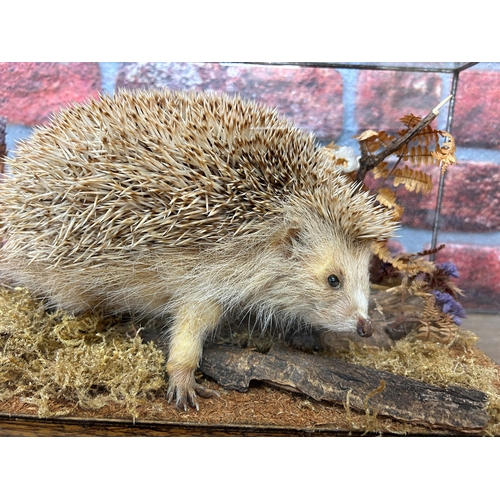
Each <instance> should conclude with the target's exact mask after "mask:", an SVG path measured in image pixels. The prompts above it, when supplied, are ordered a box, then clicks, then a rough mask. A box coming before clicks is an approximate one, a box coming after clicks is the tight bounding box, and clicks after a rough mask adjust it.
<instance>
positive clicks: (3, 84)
mask: <svg viewBox="0 0 500 500" xmlns="http://www.w3.org/2000/svg"><path fill="white" fill-rule="evenodd" d="M100 88H101V74H100V70H99V65H98V64H97V63H27V62H22V63H0V115H3V116H6V117H7V118H8V120H9V121H10V122H14V123H21V124H24V125H35V124H40V123H43V122H45V121H46V120H47V118H48V117H49V115H50V114H51V113H52V112H54V111H57V110H58V109H59V108H60V107H62V106H65V105H67V104H69V103H71V102H81V101H84V100H85V99H87V98H88V97H90V96H97V95H98V92H99V90H100Z"/></svg>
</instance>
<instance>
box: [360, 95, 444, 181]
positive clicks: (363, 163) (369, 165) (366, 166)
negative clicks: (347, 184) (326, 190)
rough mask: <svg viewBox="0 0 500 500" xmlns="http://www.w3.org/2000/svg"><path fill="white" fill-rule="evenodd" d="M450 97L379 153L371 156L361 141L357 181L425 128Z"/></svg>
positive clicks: (361, 179)
mask: <svg viewBox="0 0 500 500" xmlns="http://www.w3.org/2000/svg"><path fill="white" fill-rule="evenodd" d="M451 98H452V96H451V95H449V96H448V97H447V98H446V99H445V100H444V101H442V102H440V103H439V104H438V105H437V106H436V107H435V108H434V109H433V110H432V111H431V112H430V113H429V114H428V115H427V116H426V117H425V118H422V120H420V121H419V122H418V124H417V125H415V127H413V128H412V129H411V130H409V131H408V132H407V133H406V134H405V135H403V136H402V137H400V138H399V139H396V140H395V141H393V142H391V143H390V144H389V145H388V146H387V147H385V148H384V149H383V150H382V151H380V153H378V154H377V155H374V156H372V155H371V154H370V153H369V152H368V150H367V149H366V148H365V147H364V145H363V142H361V158H360V160H359V165H360V167H359V170H358V175H357V180H358V182H362V181H363V179H364V178H365V175H366V174H367V173H368V172H369V171H370V170H372V169H374V168H375V167H376V166H377V165H378V164H379V163H380V162H381V161H383V160H384V159H385V158H387V157H388V156H389V155H391V154H392V153H394V151H397V150H398V149H399V148H401V146H403V145H404V144H406V143H408V142H410V141H411V140H412V139H413V137H415V136H416V135H417V134H418V133H419V132H420V131H421V130H422V129H423V128H425V127H426V126H427V125H429V123H431V122H432V120H434V118H436V116H437V115H438V114H439V109H440V108H441V107H442V106H444V105H445V104H446V103H447V102H448V101H449V100H450V99H451Z"/></svg>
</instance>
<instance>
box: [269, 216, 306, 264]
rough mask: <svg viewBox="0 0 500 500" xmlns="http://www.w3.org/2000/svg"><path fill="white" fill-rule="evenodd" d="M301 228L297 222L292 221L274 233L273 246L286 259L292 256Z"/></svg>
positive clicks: (298, 240)
mask: <svg viewBox="0 0 500 500" xmlns="http://www.w3.org/2000/svg"><path fill="white" fill-rule="evenodd" d="M300 232H301V227H300V225H299V223H298V222H297V221H293V222H291V223H289V224H288V225H286V226H283V227H281V228H280V229H278V231H276V234H275V235H274V238H273V246H274V247H276V248H277V249H279V250H280V251H281V252H282V253H283V254H284V255H285V256H286V257H291V256H292V253H293V252H292V250H293V246H294V245H296V244H297V243H299V242H300Z"/></svg>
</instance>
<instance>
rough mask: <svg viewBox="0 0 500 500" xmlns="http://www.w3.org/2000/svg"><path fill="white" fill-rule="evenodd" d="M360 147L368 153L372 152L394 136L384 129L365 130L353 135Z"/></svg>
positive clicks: (383, 145)
mask: <svg viewBox="0 0 500 500" xmlns="http://www.w3.org/2000/svg"><path fill="white" fill-rule="evenodd" d="M355 139H357V140H358V142H359V143H360V144H361V145H362V147H363V148H364V149H365V150H366V151H367V152H369V153H371V154H373V153H375V152H376V151H378V150H379V149H381V148H383V147H386V146H387V145H389V144H390V143H391V142H392V141H393V140H394V137H392V136H391V135H389V134H387V132H385V131H384V130H381V131H380V132H376V131H375V130H365V131H364V132H363V133H361V134H360V135H358V136H357V137H355Z"/></svg>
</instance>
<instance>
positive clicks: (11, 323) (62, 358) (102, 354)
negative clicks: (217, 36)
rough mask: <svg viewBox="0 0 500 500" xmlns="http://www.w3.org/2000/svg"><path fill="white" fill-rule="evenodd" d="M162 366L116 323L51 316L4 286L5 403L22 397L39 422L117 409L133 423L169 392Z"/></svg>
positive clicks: (0, 333)
mask: <svg viewBox="0 0 500 500" xmlns="http://www.w3.org/2000/svg"><path fill="white" fill-rule="evenodd" d="M164 365H165V359H164V356H163V354H162V352H161V351H159V350H158V349H157V348H156V347H155V346H154V345H153V343H152V342H150V343H149V344H145V343H143V342H142V339H141V338H140V336H139V335H137V331H136V330H134V329H133V327H132V328H131V327H130V325H129V326H128V327H126V326H124V325H123V324H121V323H120V322H119V321H117V319H116V318H104V317H102V316H99V315H96V314H83V315H80V316H77V317H73V316H69V315H67V314H64V313H62V312H60V311H56V312H47V311H45V310H44V308H43V304H42V303H40V302H37V301H35V300H33V299H32V297H31V296H30V294H29V292H28V291H27V290H25V289H21V288H16V289H14V290H9V289H7V288H0V401H5V400H8V399H10V398H12V397H20V398H21V399H22V400H23V401H24V402H26V403H29V404H33V405H36V406H37V407H38V415H39V416H40V417H46V416H54V415H66V414H68V413H70V412H71V410H72V409H75V408H78V407H79V408H83V409H90V410H92V409H98V408H102V407H103V406H105V405H107V404H110V403H116V404H119V405H121V406H123V407H124V408H125V409H126V411H127V412H128V413H129V414H130V415H131V416H132V417H134V418H135V417H137V412H136V409H137V407H138V406H139V405H140V404H141V403H144V402H145V401H148V400H151V399H152V398H153V397H154V396H155V395H157V394H158V393H159V391H162V389H164V384H165V380H164V373H165V372H164ZM54 402H59V403H60V404H59V405H57V407H58V409H57V410H54Z"/></svg>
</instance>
